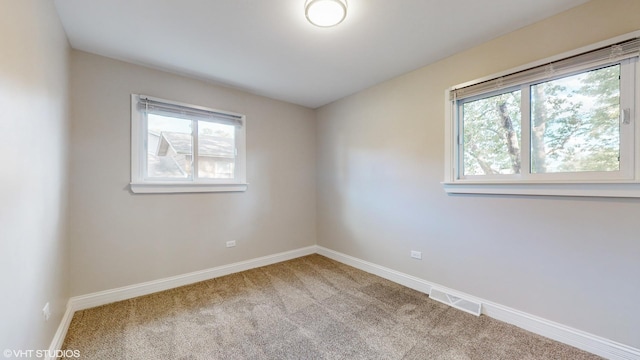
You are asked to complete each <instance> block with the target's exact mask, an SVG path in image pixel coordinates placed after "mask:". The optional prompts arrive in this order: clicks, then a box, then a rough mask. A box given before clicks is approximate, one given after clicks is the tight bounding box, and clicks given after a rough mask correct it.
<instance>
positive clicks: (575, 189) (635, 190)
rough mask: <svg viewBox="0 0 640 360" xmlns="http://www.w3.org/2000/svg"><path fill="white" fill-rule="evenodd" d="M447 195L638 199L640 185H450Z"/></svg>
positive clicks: (445, 184)
mask: <svg viewBox="0 0 640 360" xmlns="http://www.w3.org/2000/svg"><path fill="white" fill-rule="evenodd" d="M442 186H443V187H444V191H445V192H446V193H447V194H486V195H541V196H587V197H622V198H638V197H640V183H468V182H465V183H462V182H460V183H451V182H443V183H442Z"/></svg>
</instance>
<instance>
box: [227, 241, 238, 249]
mask: <svg viewBox="0 0 640 360" xmlns="http://www.w3.org/2000/svg"><path fill="white" fill-rule="evenodd" d="M234 246H236V241H235V240H231V241H227V247H228V248H229V247H234Z"/></svg>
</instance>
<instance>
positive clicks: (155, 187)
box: [130, 183, 249, 194]
mask: <svg viewBox="0 0 640 360" xmlns="http://www.w3.org/2000/svg"><path fill="white" fill-rule="evenodd" d="M248 185H249V184H246V183H240V184H238V183H234V184H202V183H200V184H195V183H188V184H187V183H179V184H176V183H131V184H130V186H131V191H133V192H134V193H136V194H156V193H157V194H173V193H205V192H238V191H247V187H248Z"/></svg>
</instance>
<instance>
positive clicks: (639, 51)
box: [449, 37, 640, 101]
mask: <svg viewBox="0 0 640 360" xmlns="http://www.w3.org/2000/svg"><path fill="white" fill-rule="evenodd" d="M638 56H640V38H637V37H636V38H633V39H629V40H627V41H623V42H620V43H617V44H613V45H610V46H606V47H603V48H599V49H596V50H593V51H589V52H585V53H582V54H578V55H575V56H571V57H567V58H564V59H561V60H558V61H554V62H550V63H547V64H545V65H540V66H536V67H533V68H529V69H526V70H523V71H519V72H516V73H512V74H509V75H505V76H501V77H497V78H493V79H490V80H487V81H483V82H480V83H477V84H473V85H469V86H464V87H460V88H456V89H452V90H451V91H450V93H449V96H450V100H453V101H455V100H460V99H465V98H469V97H472V96H476V95H479V94H484V93H488V92H491V91H496V90H501V89H506V88H509V87H512V86H516V85H519V84H522V83H528V82H532V81H537V80H545V79H550V78H553V77H556V76H560V75H564V74H568V73H571V72H576V71H577V70H580V69H585V68H590V67H596V66H598V65H604V64H608V63H612V62H615V61H620V60H624V59H628V58H632V57H638Z"/></svg>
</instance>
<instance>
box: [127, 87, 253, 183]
mask: <svg viewBox="0 0 640 360" xmlns="http://www.w3.org/2000/svg"><path fill="white" fill-rule="evenodd" d="M141 98H143V99H149V100H151V101H157V102H162V103H166V104H171V105H176V106H180V107H187V108H191V109H196V110H204V111H207V112H214V113H219V114H221V115H227V116H232V117H234V118H237V119H238V120H239V121H240V122H241V124H242V125H241V126H239V127H236V137H235V146H236V153H237V154H236V158H235V165H234V169H235V178H234V179H203V178H198V177H197V176H193V177H192V179H188V180H182V179H180V180H169V179H164V178H162V179H160V178H159V179H150V178H147V177H145V170H144V166H146V160H145V158H146V140H145V136H146V133H147V131H146V130H147V128H146V126H147V122H146V119H145V116H144V115H143V112H142V111H140V110H139V109H138V104H139V102H140V99H141ZM192 121H194V120H192ZM195 121H197V120H195ZM196 137H197V136H196ZM192 146H193V148H194V149H195V147H196V146H197V139H194V144H193V145H192ZM194 161H195V160H194ZM196 170H197V166H196ZM194 175H195V174H194ZM129 185H130V188H131V191H132V192H134V193H142V194H150V193H201V192H236V191H246V190H247V187H248V184H247V182H246V116H245V115H243V114H238V113H233V112H229V111H223V110H217V109H212V108H207V107H203V106H197V105H192V104H187V103H183V102H178V101H172V100H166V99H161V98H157V97H152V96H147V95H142V94H131V182H130V184H129Z"/></svg>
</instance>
